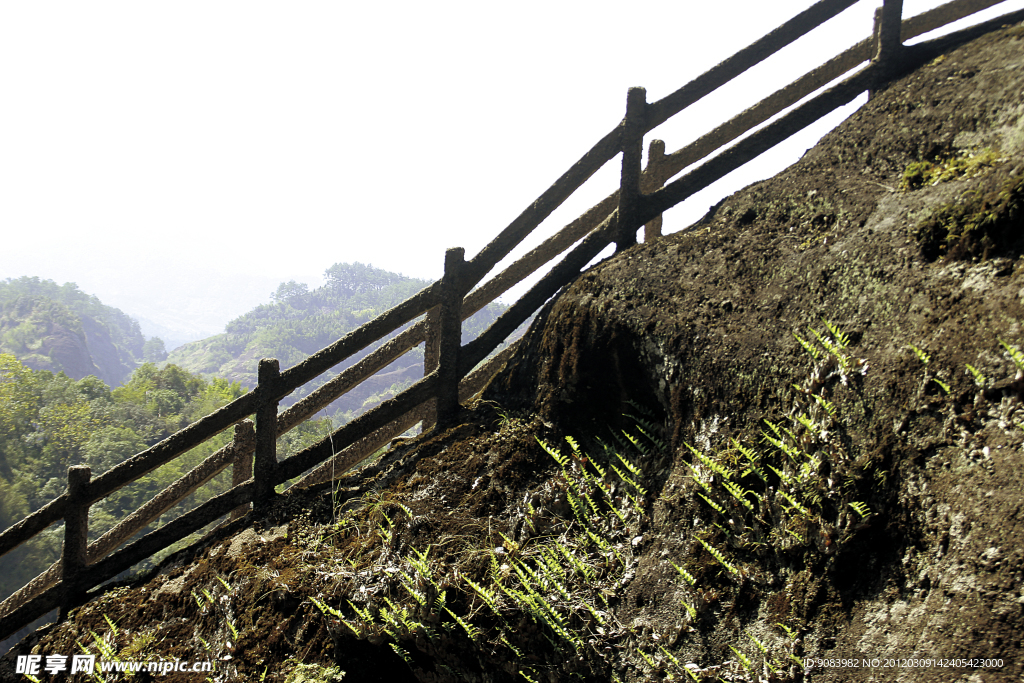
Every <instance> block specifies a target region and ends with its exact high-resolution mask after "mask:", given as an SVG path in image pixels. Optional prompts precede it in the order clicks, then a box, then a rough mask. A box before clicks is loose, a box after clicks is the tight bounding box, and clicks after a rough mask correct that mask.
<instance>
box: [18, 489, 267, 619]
mask: <svg viewBox="0 0 1024 683" xmlns="http://www.w3.org/2000/svg"><path fill="white" fill-rule="evenodd" d="M253 488H254V483H253V482H252V481H248V482H246V483H244V484H241V485H240V486H235V487H234V488H232V489H230V490H229V491H225V492H224V493H222V494H220V495H218V496H216V497H215V498H211V499H210V500H208V501H206V502H205V503H203V504H202V505H200V506H199V507H197V508H196V509H194V510H192V511H190V512H187V513H185V514H184V515H182V516H181V517H177V518H175V519H174V520H172V521H170V522H168V523H167V524H165V525H163V526H162V527H160V528H159V529H157V530H155V531H151V532H149V533H148V534H146V535H145V536H143V537H142V538H140V539H138V540H136V541H133V542H132V543H131V544H129V545H127V546H125V547H124V548H121V549H120V550H118V551H117V552H115V553H113V554H111V555H108V556H107V557H105V558H104V559H102V560H100V561H99V562H97V563H96V564H94V565H91V566H89V567H88V568H86V569H85V570H84V571H83V572H82V575H81V576H80V578H79V582H78V583H79V585H81V586H97V585H99V584H101V583H103V582H105V581H109V580H110V579H112V578H114V577H115V576H117V575H118V574H120V573H121V572H123V571H125V570H127V569H130V568H132V567H133V566H135V565H136V564H138V563H139V562H141V561H142V560H144V559H146V558H147V557H151V556H152V555H153V554H154V553H156V552H158V551H160V550H163V549H164V548H166V547H168V546H169V545H171V544H173V543H177V542H178V541H180V540H182V539H183V538H185V537H187V536H188V535H189V534H192V533H195V532H196V531H199V530H200V529H202V528H203V527H204V526H206V525H207V524H209V523H210V522H213V521H216V520H217V519H219V518H220V517H223V516H224V515H226V514H228V513H229V512H231V510H232V509H234V508H235V507H237V506H239V505H242V504H244V503H247V502H249V501H250V500H251V498H252V490H253ZM61 588H62V584H58V585H56V586H53V587H51V588H49V589H47V590H46V591H45V592H43V593H42V594H41V595H38V596H36V597H34V598H32V599H31V600H29V601H28V602H27V603H25V604H23V605H21V606H20V607H18V608H17V609H15V610H14V611H13V612H10V613H8V614H3V615H2V616H0V639H5V638H8V637H10V636H11V634H13V633H14V632H16V631H17V630H18V629H19V628H21V627H22V626H24V625H25V624H27V623H30V622H32V621H34V620H35V619H38V618H39V617H41V616H43V615H45V614H47V613H48V612H50V611H52V610H53V609H54V608H55V607H57V606H58V604H59V603H60V600H61V598H62V595H61V593H62V590H61Z"/></svg>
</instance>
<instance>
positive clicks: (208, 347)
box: [168, 263, 505, 418]
mask: <svg viewBox="0 0 1024 683" xmlns="http://www.w3.org/2000/svg"><path fill="white" fill-rule="evenodd" d="M325 277H326V282H325V283H324V285H323V286H321V287H318V288H317V289H314V290H310V289H309V287H308V286H307V285H305V284H302V283H297V282H295V281H294V280H293V281H289V282H285V283H282V284H281V285H280V286H279V287H278V288H277V290H276V291H275V292H273V294H271V302H270V303H267V304H264V305H261V306H257V307H256V308H254V309H253V310H251V311H249V312H248V313H246V314H245V315H242V316H239V317H238V318H235V319H234V320H232V321H231V322H229V323H228V324H227V326H226V328H225V329H226V330H227V331H226V332H225V333H224V334H219V335H215V336H213V337H210V338H208V339H203V340H201V341H197V342H192V343H190V344H185V345H184V346H181V347H179V348H177V349H174V350H173V351H172V352H171V353H170V354H169V356H168V362H169V363H173V364H175V365H178V366H180V367H182V368H184V369H186V370H188V371H190V372H194V373H200V374H202V375H204V376H207V377H223V378H225V379H227V380H229V381H231V382H239V383H240V384H241V385H242V386H243V387H248V388H252V387H255V386H256V369H257V364H258V362H259V359H260V358H266V357H270V358H277V359H278V360H279V361H280V362H281V368H282V369H285V368H288V367H291V366H292V365H295V364H296V363H298V362H299V361H301V360H303V359H305V358H307V357H308V356H310V355H312V354H313V353H315V352H316V351H319V350H320V349H322V348H323V347H325V346H327V345H329V344H331V343H333V342H334V341H336V340H337V339H339V338H340V337H342V336H344V335H345V334H347V333H348V332H351V331H352V330H354V329H355V328H357V327H358V326H359V325H361V324H362V323H364V322H366V321H367V320H370V319H372V318H373V317H375V316H376V315H378V314H380V313H382V312H384V311H386V310H387V309H389V308H391V307H393V306H395V305H397V304H399V303H401V302H402V301H404V300H405V299H407V298H409V297H410V296H411V295H413V294H415V293H416V292H418V291H419V290H421V289H423V288H424V287H426V286H427V285H429V284H430V282H429V281H428V280H420V279H416V278H410V277H406V276H404V275H399V274H397V273H392V272H389V271H386V270H382V269H380V268H374V267H373V266H370V265H365V264H362V263H337V264H335V265H333V266H331V267H330V268H328V269H327V270H326V271H325ZM504 309H505V307H504V306H502V305H499V304H491V305H490V306H488V307H487V308H485V309H483V310H481V311H479V312H478V313H477V314H476V315H474V316H473V317H472V318H470V319H469V320H467V321H466V322H465V323H464V325H463V342H464V343H465V342H466V341H469V340H470V339H472V338H475V337H476V336H477V335H478V334H479V333H480V332H482V331H483V330H484V329H486V327H487V326H488V325H489V324H490V323H491V322H492V321H493V320H494V319H495V318H497V317H498V315H500V314H501V312H502V311H503V310H504ZM377 346H378V345H373V346H371V347H370V348H368V349H366V350H365V351H364V352H363V353H360V354H358V355H357V356H355V357H353V358H351V359H349V360H348V361H346V362H345V363H343V364H341V365H340V366H339V367H337V368H335V369H336V370H337V371H340V370H343V369H344V368H346V367H348V366H350V365H352V364H354V363H355V362H357V361H358V360H359V359H360V358H362V357H363V356H364V355H365V354H366V353H368V352H369V351H372V350H373V349H374V348H376V347H377ZM332 376H333V374H328V375H326V376H324V377H322V378H320V379H319V380H318V381H317V382H315V383H314V384H313V386H306V387H303V388H302V389H300V390H299V391H298V392H296V393H294V394H292V395H291V396H289V397H288V399H286V402H293V401H295V400H298V399H299V398H301V397H302V396H304V395H306V394H308V393H309V392H310V391H312V390H313V389H315V388H316V386H319V385H320V384H322V383H323V382H325V381H327V380H328V379H330V377H332ZM422 376H423V354H422V350H421V349H415V350H413V352H412V353H410V354H407V355H406V356H405V357H403V358H402V359H400V360H398V361H396V362H395V363H393V364H392V365H390V366H388V367H387V368H385V369H384V370H382V371H381V372H380V373H378V374H377V375H376V376H375V377H374V378H372V379H371V380H368V381H367V382H364V383H363V385H361V386H359V387H357V388H356V389H354V390H353V391H352V392H350V393H349V394H347V395H346V396H344V397H342V399H340V400H339V401H338V402H336V403H335V405H334V406H333V407H332V410H331V411H330V412H331V413H332V414H333V415H335V416H338V417H341V418H346V417H351V416H352V415H355V414H358V413H359V412H361V411H362V409H364V408H366V407H369V405H372V404H373V403H376V402H378V401H379V400H382V399H384V398H387V397H388V396H390V395H393V394H394V393H395V392H397V391H399V390H401V388H403V387H404V386H407V385H408V384H411V383H412V382H414V381H416V380H417V379H418V378H420V377H422Z"/></svg>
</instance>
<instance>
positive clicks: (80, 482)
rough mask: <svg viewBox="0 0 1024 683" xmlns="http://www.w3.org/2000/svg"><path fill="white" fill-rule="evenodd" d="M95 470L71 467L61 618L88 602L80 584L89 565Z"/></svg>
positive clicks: (63, 562) (66, 515) (62, 567)
mask: <svg viewBox="0 0 1024 683" xmlns="http://www.w3.org/2000/svg"><path fill="white" fill-rule="evenodd" d="M90 479H92V470H91V469H90V468H89V466H88V465H74V466H72V467H69V468H68V501H69V503H70V506H69V507H68V511H67V514H65V515H64V550H63V552H62V553H61V570H60V580H61V584H62V588H63V595H62V596H61V601H60V618H61V619H62V620H63V619H66V618H67V616H68V612H70V611H71V610H72V608H74V607H76V606H78V605H80V604H81V603H82V602H83V601H84V599H85V591H84V590H82V588H81V586H80V585H79V581H80V576H81V573H82V571H83V570H85V567H86V565H87V564H88V562H89V557H88V548H89V481H90Z"/></svg>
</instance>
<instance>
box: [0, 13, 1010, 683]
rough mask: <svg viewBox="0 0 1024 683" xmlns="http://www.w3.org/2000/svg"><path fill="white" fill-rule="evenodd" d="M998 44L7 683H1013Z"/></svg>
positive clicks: (638, 263) (67, 627) (568, 296)
mask: <svg viewBox="0 0 1024 683" xmlns="http://www.w3.org/2000/svg"><path fill="white" fill-rule="evenodd" d="M1022 55H1024V31H1022V29H1021V28H1020V27H1013V28H1007V29H1005V30H1003V31H1001V32H998V33H995V34H991V35H989V36H986V37H984V38H982V39H980V40H978V41H975V42H974V43H972V44H970V45H968V46H966V47H964V48H961V49H959V50H956V51H954V52H952V53H950V54H948V55H945V56H944V57H942V58H940V59H938V60H936V61H935V62H933V63H931V64H929V65H928V66H926V67H924V68H922V69H920V70H919V71H917V72H915V73H913V74H911V75H909V76H908V77H906V78H904V79H902V80H901V81H899V82H898V83H896V84H894V85H893V86H892V87H891V88H889V89H888V90H886V91H884V92H881V93H878V94H877V95H876V97H875V98H874V99H873V100H872V101H871V102H870V103H869V104H868V105H867V106H865V107H864V108H863V109H862V110H861V111H860V112H858V113H857V114H856V115H854V116H853V117H852V118H851V119H850V120H848V121H847V122H846V123H844V124H843V125H842V126H840V127H839V128H838V129H837V130H836V131H834V132H833V133H832V134H830V135H829V136H827V137H826V138H825V139H824V140H823V141H822V142H821V144H819V145H818V146H817V147H816V148H815V149H813V150H811V151H810V152H809V153H808V154H807V155H806V156H805V157H804V159H802V160H801V161H800V162H799V163H798V164H796V165H794V166H793V167H792V168H790V169H788V170H787V171H786V172H784V173H782V174H780V175H779V176H777V177H775V178H773V179H770V180H768V181H765V182H763V183H759V184H756V185H753V186H751V187H749V188H747V189H745V190H743V191H741V192H739V193H737V194H736V195H735V196H733V197H731V198H729V199H728V200H726V201H725V202H723V203H722V204H721V205H720V206H719V207H717V208H716V210H715V211H713V212H712V213H711V214H709V215H708V216H707V217H706V218H705V219H704V221H703V222H702V223H701V224H700V225H698V226H696V227H695V228H694V229H693V230H690V231H688V232H685V233H680V234H676V235H672V236H668V237H665V238H663V239H660V240H657V241H655V242H653V243H651V244H643V245H639V246H637V247H635V248H633V249H630V250H629V251H628V252H626V253H624V254H621V255H619V256H617V257H615V258H613V259H610V260H608V261H607V262H605V263H603V264H601V265H599V266H597V267H595V268H594V269H592V270H591V271H589V272H588V273H587V274H586V275H584V276H583V277H581V278H580V279H579V280H578V281H577V282H576V283H574V284H573V285H572V286H570V287H569V288H568V289H567V290H566V291H565V292H564V293H563V294H562V295H561V296H560V297H559V298H558V299H557V300H555V301H554V302H553V304H552V305H550V306H549V308H548V309H547V310H546V311H545V312H544V313H543V315H542V316H541V317H540V318H539V319H538V321H537V323H536V324H535V325H534V327H533V328H532V329H531V331H530V333H529V334H528V338H527V344H526V349H525V351H524V352H523V353H522V354H521V355H520V356H519V357H518V358H517V359H515V360H514V361H513V362H512V363H510V365H509V367H507V368H506V370H505V371H504V372H503V373H502V374H501V375H500V376H499V377H498V378H497V379H496V380H495V381H494V382H493V383H492V385H491V386H490V387H489V389H488V390H487V391H486V392H485V395H484V396H483V400H482V401H481V402H479V403H478V404H476V405H475V407H473V408H472V409H467V410H466V411H464V413H463V415H462V416H461V418H460V421H459V424H458V425H457V426H454V427H452V428H451V429H449V430H447V431H445V432H443V433H440V434H434V433H431V434H427V435H425V436H423V437H421V438H420V439H417V440H415V441H412V442H407V443H404V444H402V445H401V446H399V447H398V448H396V449H394V450H393V451H392V452H391V453H390V454H389V455H388V456H386V457H385V458H384V459H383V460H382V461H381V463H380V464H379V465H378V466H377V467H376V468H374V469H373V470H371V471H370V472H369V473H367V474H365V475H363V476H361V477H360V476H353V477H350V478H348V479H345V480H342V482H341V485H340V487H338V488H337V489H336V490H334V491H320V492H307V493H304V494H298V495H289V496H285V497H283V498H282V500H281V501H280V504H279V505H278V506H277V507H276V508H275V509H274V510H273V511H272V512H271V513H270V514H269V515H268V516H267V517H266V518H264V519H261V520H257V522H256V523H255V525H254V526H251V527H249V528H245V529H242V530H239V529H232V530H230V531H229V532H225V533H222V534H221V535H220V536H219V537H218V538H215V539H213V540H212V541H211V542H209V543H208V544H206V545H205V546H202V547H200V548H198V549H196V550H195V551H194V552H193V553H191V554H188V555H185V556H182V557H180V558H178V560H177V562H174V563H170V564H168V565H167V566H166V567H165V568H164V569H163V571H162V573H159V574H157V575H155V576H151V577H147V578H145V579H144V580H142V581H139V582H136V583H133V584H129V585H126V586H123V587H120V588H117V589H115V590H112V591H110V592H107V593H106V594H104V595H102V596H100V597H98V598H97V599H96V600H94V601H93V602H92V603H90V604H88V605H86V606H85V607H83V608H81V609H80V610H78V611H77V612H75V613H73V614H72V618H71V619H70V620H69V621H68V622H67V623H66V624H63V625H59V626H56V627H51V628H49V629H47V630H44V631H42V632H40V633H39V634H36V635H34V636H32V637H30V638H29V639H26V641H25V642H24V643H23V644H22V645H21V646H20V648H19V649H16V650H15V651H14V652H12V653H10V654H9V655H8V656H7V657H6V659H5V660H4V662H3V664H2V665H0V679H2V680H7V679H9V678H11V677H10V674H9V672H10V671H13V657H14V656H16V655H17V654H24V653H26V652H28V651H30V650H31V651H33V652H36V653H40V654H54V653H63V654H70V653H71V652H72V651H73V650H76V649H77V645H76V641H77V642H80V643H81V644H82V646H85V647H88V648H91V650H92V651H93V652H99V651H100V645H99V644H98V642H97V641H103V642H105V643H107V646H109V647H110V648H111V650H112V652H114V653H118V654H117V656H119V657H120V658H122V659H124V660H126V661H127V660H139V659H157V658H170V659H181V660H190V661H195V660H201V661H205V660H216V661H217V663H218V671H217V672H216V673H215V674H213V675H212V676H211V679H212V680H215V681H222V680H223V681H226V680H260V678H261V676H263V677H265V678H264V679H265V680H268V681H285V680H287V681H292V682H294V681H301V680H336V679H337V676H338V671H339V670H344V671H346V672H347V676H346V679H345V680H358V681H376V680H380V681H464V680H465V681H512V680H534V681H561V680H574V679H575V680H594V681H611V680H622V681H646V680H655V679H662V678H664V679H672V680H692V679H700V680H716V679H718V680H758V679H764V680H810V681H860V680H863V681H868V680H899V681H931V680H963V681H1000V680H1019V679H1020V677H1021V676H1022V675H1024V664H1022V659H1021V657H1020V654H1021V635H1020V634H1021V633H1022V631H1024V597H1022V594H1021V582H1022V571H1024V550H1021V548H1022V547H1024V519H1022V496H1021V494H1022V490H1024V486H1022V485H1024V481H1022V479H1024V468H1022V467H1021V465H1022V460H1024V458H1022V444H1024V426H1022V425H1024V414H1022V411H1021V405H1020V400H1021V396H1022V394H1021V392H1022V391H1024V379H1022V378H1024V355H1021V353H1020V352H1019V351H1017V349H1018V348H1020V347H1024V330H1022V329H1021V325H1020V320H1021V315H1022V313H1024V309H1022V297H1024V261H1022V260H1021V258H1020V257H1021V255H1022V246H1024V245H1022V239H1021V236H1022V235H1024V224H1022V221H1024V182H1022V178H1024V173H1022V172H1024V102H1022V98H1021V93H1022V92H1024V57H1022ZM622 429H625V430H626V431H627V432H628V434H629V435H630V436H629V437H625V436H622V431H620V430H622ZM567 436H568V437H574V438H575V440H572V441H567V440H566V439H565V437H567ZM542 442H543V443H542ZM545 444H546V446H547V447H545ZM619 456H622V457H621V458H620V457H619ZM107 619H109V620H110V622H113V623H115V624H116V625H117V628H116V629H112V628H111V627H110V626H109V624H108V622H107ZM93 634H95V635H93ZM808 664H810V666H808ZM108 680H112V679H111V678H108ZM166 680H196V676H195V675H194V674H188V675H185V674H171V675H169V676H168V677H167V678H166Z"/></svg>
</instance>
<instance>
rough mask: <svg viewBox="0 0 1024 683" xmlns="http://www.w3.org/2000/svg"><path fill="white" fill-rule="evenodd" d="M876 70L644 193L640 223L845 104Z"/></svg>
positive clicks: (864, 87) (864, 71)
mask: <svg viewBox="0 0 1024 683" xmlns="http://www.w3.org/2000/svg"><path fill="white" fill-rule="evenodd" d="M875 73H876V71H875V70H874V68H873V67H866V68H864V69H862V70H861V71H859V72H857V73H856V74H855V75H853V76H851V77H850V78H848V79H847V80H845V81H843V82H842V83H840V84H839V85H836V86H833V87H832V88H829V89H828V90H826V91H825V92H824V93H822V94H821V95H818V96H817V97H815V98H814V99H812V100H810V101H809V102H806V103H804V104H803V105H801V106H799V107H798V108H796V109H794V110H793V111H791V112H790V113H789V114H787V115H786V116H784V117H782V118H780V119H778V120H777V121H774V122H773V123H771V124H769V125H768V126H766V127H765V128H762V129H761V130H759V131H758V132H757V133H755V134H754V135H751V136H750V137H748V138H745V139H744V140H742V141H740V142H738V143H736V144H735V145H733V146H732V147H730V148H729V149H727V150H726V151H724V152H722V153H721V154H719V155H718V156H716V157H715V158H713V159H711V160H709V161H707V162H705V163H704V164H702V165H701V166H699V167H697V168H696V169H694V170H693V171H690V172H689V173H687V174H686V175H685V176H683V177H682V178H679V179H678V180H674V181H672V183H670V184H668V185H666V186H665V187H664V188H662V189H660V190H657V191H655V192H652V193H651V194H649V195H645V196H644V201H643V203H642V205H641V206H642V208H641V214H640V215H641V216H642V217H643V219H644V220H643V222H646V221H649V220H651V219H652V218H654V217H655V216H658V215H660V214H662V213H664V212H665V211H667V210H668V209H670V208H672V207H673V206H675V205H676V204H678V203H680V202H682V201H683V200H685V199H687V198H688V197H690V196H691V195H693V194H695V193H697V192H699V191H701V190H703V189H704V188H705V187H707V186H709V185H711V184H712V183H714V182H715V181H717V180H720V179H721V178H723V177H724V176H726V175H727V174H729V173H731V172H732V171H735V170H736V169H737V168H739V167H740V166H743V165H744V164H746V163H747V162H748V161H750V160H751V159H753V158H755V157H757V156H758V155H760V154H762V153H764V152H765V151H767V150H769V149H771V148H772V147H774V146H775V145H777V144H779V143H780V142H782V141H783V140H785V139H786V138H788V137H790V136H791V135H793V133H796V132H797V131H800V130H802V129H803V128H806V127H807V126H809V125H810V124H812V123H814V122H815V121H817V120H818V119H819V118H821V117H822V116H824V115H825V114H828V113H829V112H832V111H835V110H836V109H838V108H839V107H841V106H843V105H844V104H848V103H850V102H852V101H853V100H854V99H856V98H857V96H858V95H860V94H861V93H863V92H864V91H865V90H867V89H868V88H869V87H871V85H872V82H873V80H874V77H875Z"/></svg>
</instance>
